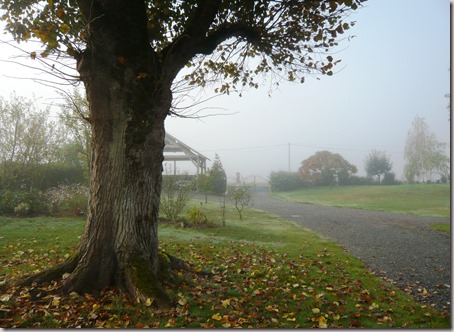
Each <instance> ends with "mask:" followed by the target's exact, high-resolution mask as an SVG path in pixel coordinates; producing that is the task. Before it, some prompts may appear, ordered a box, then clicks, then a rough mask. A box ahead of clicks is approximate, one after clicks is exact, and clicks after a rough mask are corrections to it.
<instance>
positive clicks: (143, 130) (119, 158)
mask: <svg viewBox="0 0 454 332" xmlns="http://www.w3.org/2000/svg"><path fill="white" fill-rule="evenodd" d="M143 6H144V2H143V1H133V2H127V3H126V2H125V1H113V2H111V3H109V4H107V6H106V8H103V10H104V13H103V15H101V16H100V17H99V18H97V19H96V20H94V22H93V23H92V24H91V26H90V28H91V30H92V33H91V34H90V36H93V37H92V38H91V39H90V40H89V42H88V45H89V47H88V48H87V49H86V50H85V52H84V53H83V54H81V56H80V58H79V59H78V71H79V73H80V75H81V78H82V81H83V82H84V84H85V87H86V91H87V97H88V101H89V105H90V112H91V114H90V120H91V124H92V130H93V162H92V168H91V183H90V202H89V213H88V221H87V225H86V228H85V232H84V235H83V237H82V239H81V242H80V245H79V248H78V252H77V255H76V257H75V259H76V260H77V265H76V267H75V269H74V270H73V271H72V273H71V274H70V276H69V277H68V278H67V279H66V280H65V282H64V288H65V289H66V290H67V291H76V292H84V291H91V290H99V289H102V288H104V287H106V286H109V285H112V284H115V285H118V286H121V287H126V288H127V289H128V290H129V291H130V292H131V293H132V294H133V295H134V296H135V297H139V298H142V299H146V298H147V297H156V295H158V297H159V295H160V290H161V288H160V283H159V280H158V273H159V271H158V263H159V262H158V232H157V221H158V212H159V201H160V190H161V177H162V161H163V149H164V136H165V131H164V120H165V117H166V115H167V114H168V111H169V109H170V106H171V100H172V94H171V80H170V79H165V78H163V75H162V71H160V67H159V66H158V65H157V64H156V58H155V57H154V54H153V52H152V50H151V48H150V45H149V42H148V39H147V36H146V28H145V27H146V17H144V15H145V10H144V8H143ZM106 10H107V11H108V10H112V13H114V14H115V15H114V16H109V12H106ZM112 15H113V14H112ZM118 15H124V16H123V17H125V19H127V20H129V21H127V22H121V21H119V20H120V19H121V16H118ZM113 17H115V19H113ZM131 20H133V22H131ZM125 37H126V38H125ZM74 264H76V263H75V262H74Z"/></svg>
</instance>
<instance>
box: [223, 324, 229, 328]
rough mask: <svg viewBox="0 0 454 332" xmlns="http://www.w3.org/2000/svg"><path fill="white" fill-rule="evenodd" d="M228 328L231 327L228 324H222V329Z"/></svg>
mask: <svg viewBox="0 0 454 332" xmlns="http://www.w3.org/2000/svg"><path fill="white" fill-rule="evenodd" d="M230 326H231V325H230V323H224V324H222V327H224V328H228V327H230Z"/></svg>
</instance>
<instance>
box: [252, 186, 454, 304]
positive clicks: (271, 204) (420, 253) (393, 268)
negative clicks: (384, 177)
mask: <svg viewBox="0 0 454 332" xmlns="http://www.w3.org/2000/svg"><path fill="white" fill-rule="evenodd" d="M254 200H255V201H254V206H253V207H254V208H256V209H260V210H263V211H267V212H270V213H273V214H275V215H278V216H280V217H282V218H284V219H286V220H292V221H295V222H298V223H301V224H302V225H304V226H305V227H307V228H309V229H311V230H313V231H314V232H316V233H318V234H320V235H322V236H324V237H326V238H329V239H331V240H333V241H334V242H336V243H338V244H340V245H341V246H342V247H343V248H345V249H346V250H347V251H348V252H350V253H351V254H353V255H354V256H356V257H358V258H359V259H361V260H362V261H363V262H364V263H365V264H366V266H367V267H369V268H370V269H371V270H372V271H374V273H376V274H377V275H379V276H381V277H384V278H386V279H387V280H388V281H391V282H393V283H395V284H397V285H398V286H399V287H401V288H403V289H405V290H406V291H408V292H411V293H412V294H413V295H414V297H415V298H416V299H417V300H418V301H421V302H424V303H427V304H430V305H432V306H434V307H435V308H437V309H438V310H439V311H443V312H446V311H448V312H450V310H451V304H450V302H451V288H450V285H451V241H450V236H449V235H447V234H444V233H441V232H438V231H435V230H432V228H431V227H430V224H431V223H447V224H449V223H450V219H449V218H437V217H421V216H412V215H406V214H397V213H387V212H378V211H367V210H358V209H349V208H336V207H328V206H320V205H313V204H302V203H296V202H289V201H283V200H279V199H274V198H272V197H271V196H269V195H268V194H267V193H257V194H255V197H254Z"/></svg>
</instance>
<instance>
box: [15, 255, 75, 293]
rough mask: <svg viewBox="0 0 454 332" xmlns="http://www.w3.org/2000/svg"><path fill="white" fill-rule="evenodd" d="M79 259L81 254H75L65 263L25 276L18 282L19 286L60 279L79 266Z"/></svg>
mask: <svg viewBox="0 0 454 332" xmlns="http://www.w3.org/2000/svg"><path fill="white" fill-rule="evenodd" d="M78 261H79V255H78V254H76V255H73V256H71V257H70V258H68V259H67V260H66V261H64V262H63V263H60V264H58V265H56V266H55V267H52V268H49V269H47V270H44V271H42V272H38V273H37V274H33V275H31V276H28V277H25V278H24V279H22V280H21V281H19V282H18V283H17V284H18V286H30V285H32V284H33V283H37V284H42V283H46V282H51V281H59V280H61V279H62V277H63V275H64V274H66V273H71V272H72V271H74V269H75V268H76V266H77V263H78Z"/></svg>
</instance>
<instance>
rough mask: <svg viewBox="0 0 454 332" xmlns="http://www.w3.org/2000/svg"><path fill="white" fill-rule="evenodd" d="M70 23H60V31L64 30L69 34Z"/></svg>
mask: <svg viewBox="0 0 454 332" xmlns="http://www.w3.org/2000/svg"><path fill="white" fill-rule="evenodd" d="M69 29H70V27H69V25H68V24H66V23H63V24H62V25H60V31H61V32H63V33H64V34H67V33H68V32H69Z"/></svg>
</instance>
